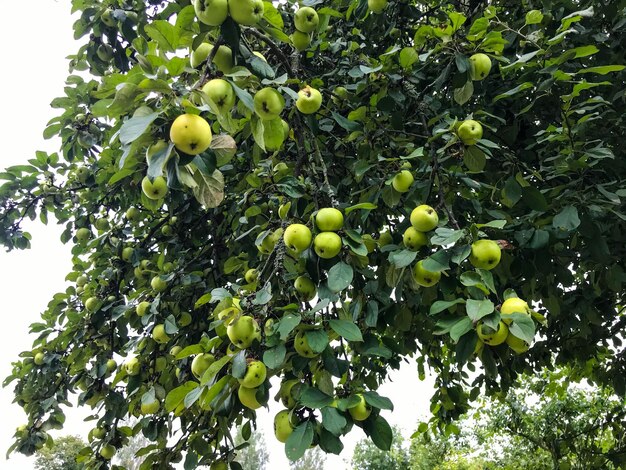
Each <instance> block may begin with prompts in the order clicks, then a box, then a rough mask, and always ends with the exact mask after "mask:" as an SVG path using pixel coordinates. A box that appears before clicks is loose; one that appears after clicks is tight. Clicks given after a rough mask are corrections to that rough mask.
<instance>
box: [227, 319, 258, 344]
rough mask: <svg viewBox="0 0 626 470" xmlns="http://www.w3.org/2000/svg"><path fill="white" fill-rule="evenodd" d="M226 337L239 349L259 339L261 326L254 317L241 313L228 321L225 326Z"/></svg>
mask: <svg viewBox="0 0 626 470" xmlns="http://www.w3.org/2000/svg"><path fill="white" fill-rule="evenodd" d="M226 334H227V335H228V339H230V341H231V342H232V343H233V344H234V345H235V346H237V347H238V348H239V349H246V348H248V347H250V345H251V344H252V343H253V341H254V340H255V339H256V340H258V341H261V328H260V327H259V324H258V323H257V322H256V320H255V319H254V318H252V317H251V316H248V315H242V316H240V317H239V318H236V319H234V320H233V321H231V322H230V324H229V325H228V327H227V328H226Z"/></svg>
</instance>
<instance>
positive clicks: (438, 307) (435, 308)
mask: <svg viewBox="0 0 626 470" xmlns="http://www.w3.org/2000/svg"><path fill="white" fill-rule="evenodd" d="M464 303H465V299H454V300H437V301H436V302H434V303H433V304H432V305H431V306H430V312H429V315H436V314H438V313H441V312H443V311H444V310H448V309H449V308H450V307H452V306H454V305H458V304H464Z"/></svg>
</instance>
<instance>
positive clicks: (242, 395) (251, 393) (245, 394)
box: [237, 385, 262, 410]
mask: <svg viewBox="0 0 626 470" xmlns="http://www.w3.org/2000/svg"><path fill="white" fill-rule="evenodd" d="M256 391H257V389H256V388H246V387H244V386H242V385H240V386H239V390H237V396H238V397H239V401H240V402H241V404H242V405H243V406H245V407H247V408H250V409H251V410H256V409H258V408H261V406H262V405H261V404H260V403H259V401H258V400H257V399H256Z"/></svg>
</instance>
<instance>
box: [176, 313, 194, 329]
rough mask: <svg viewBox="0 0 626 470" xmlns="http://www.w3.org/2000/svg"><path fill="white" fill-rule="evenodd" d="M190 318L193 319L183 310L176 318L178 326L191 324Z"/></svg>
mask: <svg viewBox="0 0 626 470" xmlns="http://www.w3.org/2000/svg"><path fill="white" fill-rule="evenodd" d="M192 319H193V317H192V316H191V313H189V312H183V313H181V314H180V317H179V318H178V324H179V325H180V326H188V325H191V321H192Z"/></svg>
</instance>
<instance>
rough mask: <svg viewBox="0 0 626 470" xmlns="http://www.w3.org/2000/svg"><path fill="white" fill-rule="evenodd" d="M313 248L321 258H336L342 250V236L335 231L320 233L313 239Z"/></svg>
mask: <svg viewBox="0 0 626 470" xmlns="http://www.w3.org/2000/svg"><path fill="white" fill-rule="evenodd" d="M313 248H314V249H315V253H317V256H319V257H320V258H324V259H330V258H334V257H335V256H337V255H338V254H339V252H340V251H341V237H340V236H339V235H337V234H336V233H335V232H321V233H318V234H317V236H316V237H315V240H313Z"/></svg>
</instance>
